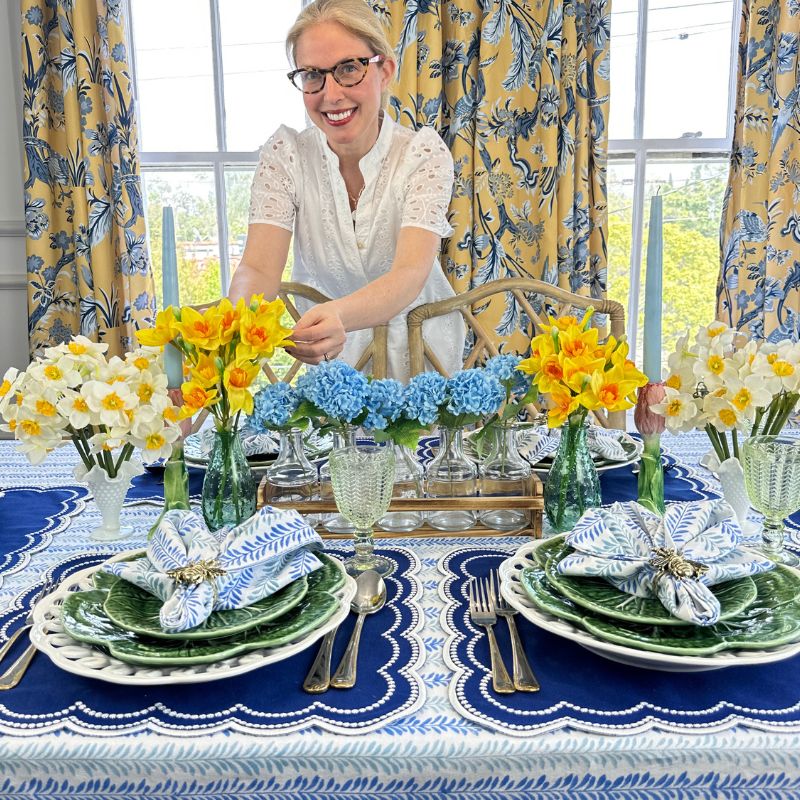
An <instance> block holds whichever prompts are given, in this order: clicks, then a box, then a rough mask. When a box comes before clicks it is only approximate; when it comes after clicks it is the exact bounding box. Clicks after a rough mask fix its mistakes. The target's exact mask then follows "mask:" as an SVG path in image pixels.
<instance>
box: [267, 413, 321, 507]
mask: <svg viewBox="0 0 800 800" xmlns="http://www.w3.org/2000/svg"><path fill="white" fill-rule="evenodd" d="M264 476H265V478H266V486H265V489H266V491H265V493H264V500H265V501H266V502H267V503H291V502H297V501H302V500H311V499H312V498H313V497H314V495H315V494H316V492H317V468H316V467H315V466H314V465H313V464H312V463H311V462H310V461H309V460H308V458H307V457H306V454H305V450H304V447H303V432H302V431H301V430H300V428H292V429H291V430H288V431H280V442H279V444H278V457H277V458H276V459H275V461H274V462H273V463H272V464H270V466H269V467H267V468H266V469H265V470H264Z"/></svg>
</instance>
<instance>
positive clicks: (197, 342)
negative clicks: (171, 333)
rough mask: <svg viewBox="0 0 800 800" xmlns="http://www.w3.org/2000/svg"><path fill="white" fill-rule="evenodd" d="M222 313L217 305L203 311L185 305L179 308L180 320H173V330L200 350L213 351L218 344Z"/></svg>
mask: <svg viewBox="0 0 800 800" xmlns="http://www.w3.org/2000/svg"><path fill="white" fill-rule="evenodd" d="M221 318H222V315H221V314H220V312H219V310H218V307H217V306H212V307H211V308H208V309H206V310H205V311H203V312H200V311H198V310H197V309H194V308H192V307H191V306H185V307H184V308H182V309H181V318H180V321H177V320H176V321H175V325H174V328H175V331H176V332H177V333H178V334H180V336H181V337H182V338H183V340H184V341H185V342H187V343H188V344H191V345H194V346H195V347H196V348H198V349H200V350H206V351H213V350H216V349H217V348H218V347H219V344H220V321H221Z"/></svg>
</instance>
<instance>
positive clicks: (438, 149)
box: [400, 128, 453, 236]
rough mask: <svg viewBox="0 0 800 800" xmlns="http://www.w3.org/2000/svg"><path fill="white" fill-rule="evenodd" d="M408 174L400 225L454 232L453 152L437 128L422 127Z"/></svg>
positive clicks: (411, 150)
mask: <svg viewBox="0 0 800 800" xmlns="http://www.w3.org/2000/svg"><path fill="white" fill-rule="evenodd" d="M406 167H407V168H408V170H409V172H408V178H407V179H406V181H405V185H404V187H403V188H404V203H403V215H402V219H401V222H400V227H408V226H411V227H415V228H425V229H426V230H429V231H433V232H434V233H438V234H439V236H450V234H452V232H453V229H452V228H451V227H450V223H449V222H448V221H447V210H448V208H449V207H450V197H451V195H452V192H453V156H452V155H450V151H449V150H448V149H447V145H445V143H444V142H443V141H442V139H441V137H440V136H439V134H438V133H436V131H435V130H434V129H433V128H420V129H419V130H418V131H417V132H416V133H415V134H414V136H413V138H412V139H411V142H410V143H409V145H408V152H407V155H406Z"/></svg>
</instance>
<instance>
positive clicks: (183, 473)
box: [147, 439, 189, 539]
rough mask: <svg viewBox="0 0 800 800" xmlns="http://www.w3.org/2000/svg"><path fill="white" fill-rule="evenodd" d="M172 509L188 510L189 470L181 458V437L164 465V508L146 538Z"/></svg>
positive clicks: (156, 528)
mask: <svg viewBox="0 0 800 800" xmlns="http://www.w3.org/2000/svg"><path fill="white" fill-rule="evenodd" d="M173 509H180V510H182V511H188V510H189V471H188V470H187V469H186V461H185V460H184V458H183V440H182V439H178V441H176V442H175V444H174V445H173V446H172V452H171V453H170V456H169V458H168V459H167V463H166V464H165V466H164V508H163V509H162V510H161V513H160V514H159V515H158V519H157V520H156V521H155V523H154V524H153V527H152V528H150V530H149V532H148V534H147V538H148V539H149V538H150V537H151V536H152V535H153V534H154V533H155V532H156V531H157V530H158V526H159V525H160V524H161V520H162V518H163V517H164V514H166V513H167V511H172V510H173Z"/></svg>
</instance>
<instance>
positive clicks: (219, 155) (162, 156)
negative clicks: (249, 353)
mask: <svg viewBox="0 0 800 800" xmlns="http://www.w3.org/2000/svg"><path fill="white" fill-rule="evenodd" d="M222 1H223V2H224V0H222ZM310 2H311V0H301V2H300V7H301V8H302V7H304V6H306V5H308V3H310ZM219 3H220V0H208V10H209V15H210V19H211V59H212V70H213V85H214V106H215V119H216V129H217V130H216V134H217V149H216V150H195V151H183V152H180V153H172V152H161V151H152V150H151V151H141V152H140V154H139V155H140V164H141V165H142V171H143V172H147V171H149V170H148V168H156V167H157V168H158V169H159V170H186V171H188V170H190V169H192V168H194V169H203V170H207V169H209V167H210V168H211V171H212V174H213V177H214V191H215V197H216V211H217V240H218V243H219V264H220V291H221V293H222V295H226V294H227V293H228V287H229V286H230V282H231V264H230V252H229V247H230V235H229V232H228V215H227V192H226V189H225V170H226V168H229V167H234V168H235V167H248V166H253V168H255V166H256V165H257V164H258V153H259V151H258V149H256V150H253V151H230V150H228V149H227V136H226V117H225V73H224V69H223V64H222V28H221V25H220V13H219ZM131 6H132V0H125V10H126V13H127V17H128V26H127V28H128V52H129V53H130V67H131V74H132V76H133V87H134V88H133V91H134V93H136V86H137V83H136V80H137V70H136V46H135V38H134V32H133V13H132V10H133V9H132V7H131ZM137 103H138V97H137ZM144 202H145V203H146V202H147V198H146V197H145V198H144Z"/></svg>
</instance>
